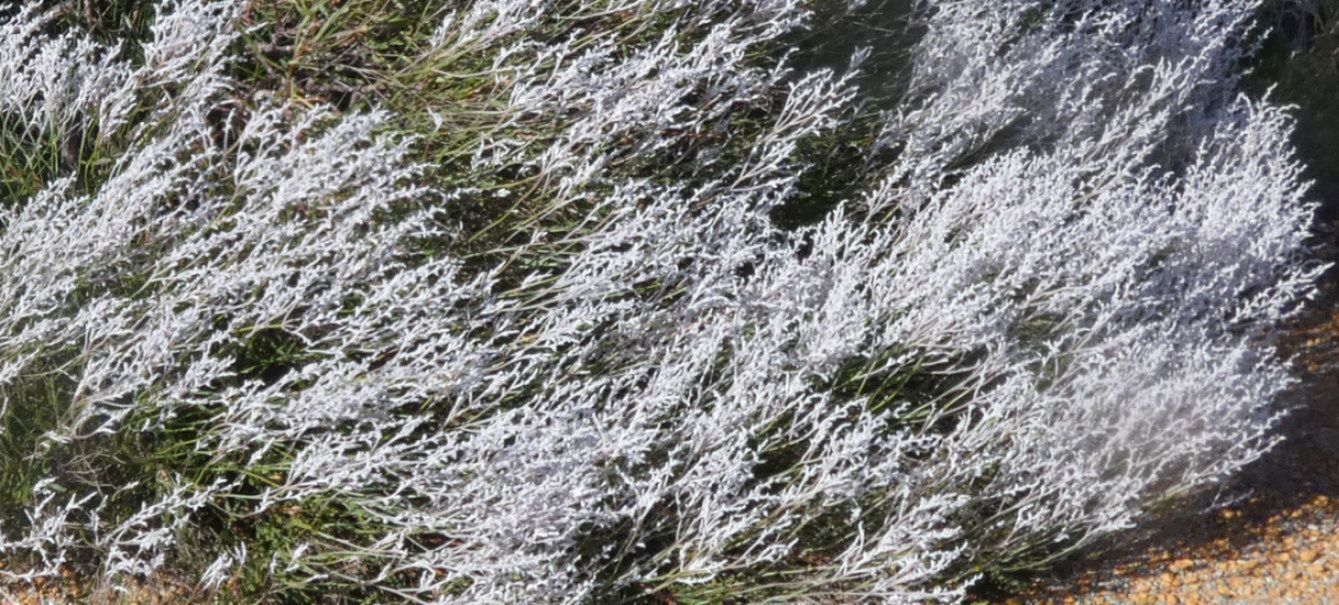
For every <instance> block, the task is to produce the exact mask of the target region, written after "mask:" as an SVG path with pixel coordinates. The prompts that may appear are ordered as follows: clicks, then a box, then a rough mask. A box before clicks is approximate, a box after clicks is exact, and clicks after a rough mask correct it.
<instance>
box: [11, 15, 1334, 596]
mask: <svg viewBox="0 0 1339 605" xmlns="http://www.w3.org/2000/svg"><path fill="white" fill-rule="evenodd" d="M32 4H33V5H32V6H26V7H22V8H19V9H17V10H11V11H9V12H8V13H6V16H5V17H4V22H3V25H0V47H3V48H4V49H5V51H4V52H3V54H0V56H2V57H3V59H0V113H2V114H3V118H4V120H3V121H4V124H5V128H6V129H7V134H6V138H5V139H4V141H5V143H4V144H5V148H4V149H3V152H4V154H5V157H6V158H18V159H19V160H22V161H23V162H27V163H25V164H24V165H25V166H28V165H31V162H32V161H33V160H32V159H33V158H39V159H40V158H42V157H45V156H43V154H44V153H45V152H44V147H43V146H44V145H47V143H46V142H47V141H52V140H54V141H57V143H58V146H63V147H62V149H66V151H65V152H63V153H61V154H59V155H61V156H62V157H61V159H59V160H58V161H57V162H56V163H55V164H54V165H52V166H49V167H47V168H46V169H44V170H38V171H28V172H22V171H20V174H23V175H26V176H25V177H24V178H25V179H26V180H12V181H6V182H7V184H9V185H10V187H9V189H8V190H9V191H11V192H16V193H14V194H13V195H11V197H9V198H7V199H5V200H3V204H2V205H0V406H3V407H2V408H0V410H2V411H0V414H3V421H0V428H2V429H3V432H2V433H0V445H3V446H4V450H3V451H4V452H6V453H5V456H6V460H5V461H4V462H3V464H4V465H5V468H6V471H5V473H6V479H5V484H4V489H5V493H4V494H2V495H0V497H3V498H6V499H7V500H6V502H8V504H9V510H7V511H6V512H5V514H4V515H3V517H0V520H2V521H3V523H2V524H0V557H3V558H5V559H12V560H15V561H23V562H26V563H25V564H24V565H9V566H6V567H3V568H0V575H3V576H4V577H6V578H9V579H10V580H32V579H36V578H39V577H44V576H56V575H58V574H59V572H60V570H61V569H62V567H63V566H67V565H74V566H80V567H81V568H83V569H85V570H88V571H89V572H90V573H93V572H95V573H96V575H97V576H98V577H100V578H102V579H104V580H105V581H106V582H109V583H111V584H113V585H115V584H117V583H120V582H124V581H126V579H127V578H131V577H136V576H143V575H146V574H151V573H154V572H155V571H158V570H160V569H164V568H169V567H170V568H175V569H181V570H185V572H187V573H193V574H195V575H194V576H192V577H193V579H194V580H195V581H196V582H197V583H198V586H199V587H200V588H201V589H202V590H205V591H226V590H240V589H241V588H239V586H241V585H243V584H245V586H243V588H245V587H247V586H249V587H250V589H254V590H256V591H258V592H257V593H256V594H258V595H261V596H262V597H264V598H279V597H281V596H286V597H289V598H302V595H307V596H308V597H311V595H315V594H327V596H328V595H329V594H345V595H349V596H350V598H351V599H353V598H365V599H372V600H381V601H386V602H400V601H411V602H431V603H462V604H464V603H471V604H473V603H593V602H609V601H617V600H619V599H626V600H632V601H636V600H638V599H644V598H650V597H651V596H652V595H657V594H659V595H662V596H664V595H673V596H674V598H675V599H677V602H685V603H689V602H702V603H717V602H726V601H727V600H728V599H739V600H741V601H744V602H767V601H774V602H815V603H829V602H853V603H854V602H923V601H942V602H953V601H956V600H958V599H961V598H962V597H963V596H964V594H965V591H966V590H967V589H968V588H969V587H970V586H971V585H972V583H973V582H974V581H976V580H977V579H979V578H980V577H981V576H982V574H992V573H1007V572H1010V571H1016V570H1022V569H1029V568H1033V567H1037V566H1041V565H1045V564H1046V563H1047V562H1048V561H1051V560H1054V559H1055V558H1056V557H1059V556H1063V555H1064V554H1065V553H1068V552H1072V551H1074V550H1075V549H1079V548H1083V547H1085V546H1088V545H1090V544H1092V543H1093V542H1094V541H1095V540H1096V539H1098V538H1100V537H1102V536H1106V535H1109V534H1111V533H1112V532H1116V531H1120V530H1122V529H1127V528H1129V527H1131V526H1132V524H1134V523H1135V522H1136V521H1137V520H1138V519H1139V518H1140V516H1141V515H1142V514H1144V512H1145V511H1146V510H1147V509H1148V508H1149V507H1150V506H1151V505H1154V504H1157V503H1161V502H1164V501H1167V500H1168V499H1171V498H1176V497H1178V496H1182V495H1185V494H1187V493H1190V492H1193V491H1194V490H1197V489H1200V488H1203V487H1206V486H1208V485H1211V484H1213V483H1216V482H1220V481H1222V480H1223V479H1224V478H1225V477H1227V476H1229V475H1230V474H1231V473H1232V472H1233V471H1234V470H1236V469H1238V468H1240V467H1241V466H1242V465H1244V464H1246V463H1248V462H1250V461H1251V460H1253V459H1255V458H1256V457H1258V456H1259V455H1261V454H1262V453H1263V452H1264V451H1265V450H1266V449H1267V448H1268V447H1269V445H1270V444H1271V443H1272V439H1273V437H1272V436H1271V433H1270V428H1271V427H1272V426H1273V425H1274V423H1275V422H1276V420H1277V418H1278V414H1279V411H1278V410H1277V409H1276V408H1275V407H1273V406H1272V401H1273V399H1274V397H1275V395H1277V394H1278V393H1279V392H1281V391H1282V390H1284V389H1286V388H1287V387H1288V386H1289V385H1290V384H1291V381H1292V379H1291V378H1290V377H1289V374H1288V372H1287V367H1286V365H1285V363H1284V360H1282V359H1280V358H1279V356H1278V355H1277V354H1276V353H1275V352H1274V350H1273V348H1272V344H1271V343H1272V336H1273V333H1274V329H1275V328H1276V326H1278V324H1279V322H1280V320H1282V319H1284V318H1286V317H1288V316H1289V315H1290V314H1291V313H1293V312H1294V311H1295V309H1296V308H1297V306H1298V304H1299V303H1300V302H1301V301H1302V300H1303V299H1305V298H1306V296H1307V295H1308V294H1309V292H1310V283H1311V281H1312V279H1313V278H1314V277H1315V275H1316V272H1317V271H1318V269H1319V268H1318V267H1316V266H1315V265H1314V263H1311V262H1310V261H1308V260H1307V254H1306V253H1307V250H1306V247H1305V240H1306V238H1307V237H1308V225H1309V222H1310V215H1311V211H1312V208H1311V206H1310V205H1309V204H1308V203H1306V201H1305V186H1304V184H1303V183H1302V182H1300V181H1299V171H1300V167H1299V165H1298V163H1297V162H1296V161H1295V160H1294V159H1293V157H1292V152H1291V148H1290V145H1289V143H1288V136H1289V130H1290V122H1289V120H1288V118H1287V117H1286V114H1285V112H1284V111H1283V110H1282V109H1281V108H1280V107H1278V106H1276V105H1274V104H1272V103H1271V102H1269V101H1268V100H1267V99H1255V100H1249V99H1246V98H1244V97H1240V96H1238V92H1237V90H1236V85H1237V82H1238V79H1239V78H1240V76H1241V73H1240V69H1241V67H1240V66H1241V64H1242V62H1243V59H1244V58H1246V57H1247V56H1248V55H1249V53H1250V52H1251V48H1250V43H1249V40H1251V37H1250V31H1251V27H1252V26H1251V18H1252V15H1253V14H1254V11H1255V9H1256V8H1257V7H1256V6H1255V3H1254V2H1250V1H1246V0H1204V1H1201V2H1195V3H1168V2H1162V1H1160V0H1001V1H998V2H955V1H949V0H940V1H933V2H926V3H924V4H923V5H919V6H917V7H915V12H914V17H913V18H914V21H915V22H916V24H917V25H916V28H915V31H918V32H919V38H918V39H917V40H916V41H915V42H914V44H912V45H910V46H909V48H908V49H900V50H897V51H896V52H894V51H895V49H888V48H867V49H861V50H859V51H857V52H856V53H855V54H854V56H852V57H851V58H850V60H849V62H847V63H846V64H844V65H841V66H839V67H835V68H833V67H829V68H815V67H797V65H800V64H802V63H803V62H804V59H803V57H802V56H800V55H802V52H800V51H796V50H795V49H794V48H793V47H792V46H791V42H792V41H793V40H795V39H798V38H797V36H800V34H802V33H803V32H804V31H805V30H806V28H811V27H815V23H816V22H817V21H816V18H815V17H814V15H813V14H812V13H811V10H812V8H813V7H811V6H809V5H808V4H807V3H805V2H803V1H801V0H709V1H693V2H688V1H682V0H548V1H544V2H537V1H531V0H477V1H473V2H451V3H445V2H444V3H440V5H438V4H432V3H429V6H427V7H426V8H425V9H424V14H427V15H431V16H432V24H431V25H430V26H420V27H418V28H415V29H413V30H412V31H411V32H410V33H407V34H404V35H405V36H406V39H408V40H409V42H406V43H405V45H404V48H402V49H400V51H399V52H401V53H403V55H402V56H401V57H400V60H401V61H402V63H401V64H399V65H398V66H395V67H394V68H393V69H394V70H398V72H397V73H400V74H402V75H403V74H413V77H414V78H416V81H418V82H419V86H418V87H417V88H413V87H397V86H396V85H392V84H386V85H385V88H384V89H375V90H374V89H372V88H369V89H368V90H365V91H362V92H361V93H360V94H364V97H365V98H367V99H371V100H370V101H368V102H367V103H366V105H367V106H366V107H362V106H357V107H350V108H345V109H341V108H337V107H334V106H331V105H329V104H323V103H321V102H320V101H319V100H316V99H311V98H301V97H300V96H298V95H294V94H292V91H288V93H287V94H286V93H285V91H284V90H282V88H283V87H278V86H272V87H271V86H268V85H265V84H263V85H260V86H256V85H254V83H251V82H248V81H246V80H245V78H244V76H241V75H238V74H245V73H248V70H247V69H242V68H239V66H243V67H244V66H245V64H247V62H248V61H252V60H253V59H250V58H247V57H248V56H247V55H246V53H248V52H251V51H248V50H247V48H248V45H246V44H241V43H239V37H241V36H246V35H253V34H254V33H255V32H257V31H261V30H262V29H263V28H264V27H265V24H264V23H256V22H255V19H256V15H257V14H264V13H262V12H256V13H253V9H254V10H257V11H259V10H260V9H257V8H256V7H255V6H253V3H244V2H240V1H236V0H179V1H169V2H164V3H162V4H161V5H159V7H158V11H159V13H158V16H157V18H156V20H155V22H154V25H153V26H152V28H151V33H150V36H149V38H148V39H147V40H145V41H136V40H125V41H123V42H122V43H121V45H120V46H116V45H109V43H108V42H106V41H98V40H97V39H95V38H94V37H92V36H91V35H90V34H88V33H85V32H82V31H80V30H79V29H78V28H77V27H73V26H69V25H67V24H65V22H64V21H60V20H59V19H58V14H57V13H54V12H48V11H46V10H45V9H43V8H42V7H40V6H38V5H37V3H32ZM862 7H863V3H859V2H853V3H850V4H849V5H848V7H847V9H848V10H851V11H859V10H869V9H868V8H862ZM830 9H831V7H825V10H830ZM251 46H254V45H251ZM903 51H905V52H907V53H909V56H910V62H909V67H908V69H907V70H906V72H905V74H904V77H905V78H906V79H905V82H904V83H903V84H902V85H901V86H900V87H899V89H898V90H899V92H898V94H897V99H896V102H895V103H893V104H892V105H891V106H890V105H888V104H887V103H885V102H884V101H886V99H880V98H878V95H875V94H874V93H871V92H869V91H871V90H876V89H877V90H888V89H887V88H886V87H879V86H871V85H870V78H871V77H872V76H871V74H883V75H885V76H886V70H880V69H872V68H869V61H876V62H877V61H878V60H880V59H879V57H884V56H890V55H896V54H899V53H900V52H903ZM347 56H352V57H355V59H351V60H357V61H367V62H368V63H369V64H370V63H371V61H370V60H368V59H367V56H368V55H355V54H350V55H347ZM876 67H877V66H876ZM360 69H361V68H360ZM290 71H291V70H290ZM416 95H419V96H421V99H420V98H419V97H417V96H416ZM406 99H410V101H406ZM415 99H418V100H419V101H421V100H431V101H432V102H430V103H428V102H419V103H418V104H417V105H415V104H414V102H417V101H415ZM406 130H408V131H409V132H411V133H413V134H408V133H406ZM87 133H95V134H87ZM71 138H78V141H76V142H74V143H70V142H69V139H71ZM86 138H87V139H88V140H87V141H85V139H86ZM825 154H826V155H827V156H828V157H827V159H824V155H825ZM833 154H835V156H834V155H833ZM833 157H836V160H835V161H834V160H833V159H832V158H833ZM7 161H8V160H7ZM834 163H837V164H841V165H839V166H836V167H835V168H834V167H833V164H834ZM10 172H14V171H10ZM834 175H835V176H834ZM34 179H36V181H37V182H38V183H39V185H38V186H32V185H31V182H32V181H33V180H34ZM835 180H840V181H841V182H834V181H835ZM28 191H31V193H26V192H28ZM20 193H22V194H21V195H20ZM797 207H807V208H810V209H811V210H812V209H817V211H812V212H809V213H808V214H804V213H800V214H795V208H797ZM787 213H789V214H787ZM783 215H785V216H802V217H808V218H804V219H803V220H792V221H782V220H779V219H778V217H779V216H783ZM229 587H231V588H229ZM332 591H344V592H342V593H336V592H332ZM210 594H212V593H210ZM257 598H261V597H257Z"/></svg>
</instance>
